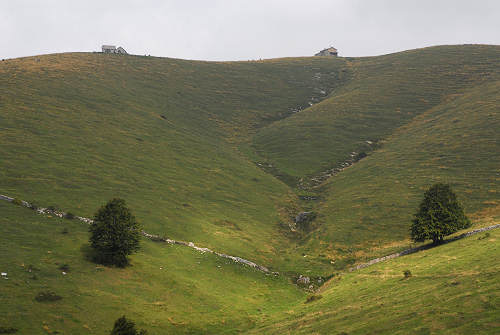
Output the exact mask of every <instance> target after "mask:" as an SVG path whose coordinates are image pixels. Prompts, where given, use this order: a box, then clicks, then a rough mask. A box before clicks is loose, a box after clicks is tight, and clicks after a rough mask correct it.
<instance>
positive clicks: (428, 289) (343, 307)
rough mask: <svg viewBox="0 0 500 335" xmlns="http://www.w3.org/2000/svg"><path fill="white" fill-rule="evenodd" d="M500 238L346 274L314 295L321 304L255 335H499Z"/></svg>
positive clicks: (302, 307) (275, 320)
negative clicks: (406, 275) (499, 277)
mask: <svg viewBox="0 0 500 335" xmlns="http://www.w3.org/2000/svg"><path fill="white" fill-rule="evenodd" d="M499 239H500V231H498V230H492V231H490V232H487V233H482V234H481V235H479V236H478V235H474V236H472V237H469V238H467V239H464V240H459V241H457V242H453V243H450V244H447V245H444V246H440V247H437V248H434V249H430V250H426V251H421V252H419V253H417V254H413V255H410V256H405V257H402V258H398V259H395V260H391V261H388V262H385V263H380V264H377V265H374V266H371V267H368V268H365V269H362V270H360V271H357V272H353V273H346V274H342V275H341V276H339V277H336V278H333V279H332V280H331V281H329V282H327V283H326V284H325V286H324V287H323V288H322V289H321V290H320V291H319V292H317V293H316V295H319V296H321V297H322V298H321V299H319V300H316V301H313V302H310V303H305V300H304V301H303V302H302V303H301V304H298V305H294V306H292V307H290V309H289V310H288V311H286V312H283V313H279V314H278V315H274V316H271V319H270V320H267V321H265V325H260V326H258V327H256V328H255V329H254V330H253V331H250V332H249V334H349V335H355V334H405V335H406V334H497V333H498V329H499V327H500V323H499V318H498V315H499V313H500V309H499V306H500V294H499V292H500V285H499V283H498V276H499V274H500V266H499V264H498V259H497V257H496V255H498V254H499V252H500V243H499ZM405 270H410V272H411V274H412V276H411V277H410V278H407V279H405V278H404V275H403V272H404V271H405Z"/></svg>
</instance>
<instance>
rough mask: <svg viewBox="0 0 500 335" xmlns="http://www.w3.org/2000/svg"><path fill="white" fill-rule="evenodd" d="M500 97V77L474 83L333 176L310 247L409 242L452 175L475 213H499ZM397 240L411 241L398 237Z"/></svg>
mask: <svg viewBox="0 0 500 335" xmlns="http://www.w3.org/2000/svg"><path fill="white" fill-rule="evenodd" d="M499 97H500V82H498V81H497V82H491V83H488V84H483V85H480V86H477V87H474V88H471V89H470V90H468V91H466V92H464V93H463V94H462V95H459V96H455V97H454V98H452V99H450V101H448V102H446V103H443V104H441V105H439V106H437V107H435V108H433V109H431V110H430V111H428V112H426V113H425V114H423V115H420V116H418V117H417V118H415V119H414V120H413V121H412V122H411V123H409V124H408V125H406V126H404V127H402V128H400V129H398V130H397V131H396V132H395V133H394V135H392V136H391V137H390V138H388V139H387V141H386V142H385V143H384V145H383V147H382V148H381V149H379V150H377V151H376V152H374V153H373V154H372V155H370V156H368V157H367V158H365V159H364V160H362V161H360V162H358V163H357V164H355V165H354V166H352V167H350V168H348V169H346V170H345V171H344V172H342V173H341V174H339V175H337V176H335V177H333V178H331V179H330V180H329V181H328V182H327V184H326V185H324V186H323V195H324V201H323V202H322V203H321V204H319V205H318V208H317V210H318V211H319V213H320V217H319V219H318V225H319V228H318V230H317V231H315V232H314V233H313V234H312V236H310V240H309V243H308V244H307V245H306V246H305V247H304V251H303V252H305V253H310V254H311V255H321V254H323V255H328V256H329V258H330V259H336V258H340V257H355V258H364V257H367V255H368V257H372V256H373V255H374V254H386V253H388V252H390V251H392V250H387V249H383V248H382V249H378V250H377V248H380V247H381V246H383V245H387V246H389V247H391V246H393V247H394V246H395V247H397V246H399V247H401V246H403V245H404V246H406V245H405V244H406V243H405V242H404V240H405V239H406V238H407V237H408V229H409V224H410V221H411V219H412V215H413V213H414V212H415V211H416V208H417V206H418V203H419V202H420V201H421V197H422V194H423V192H424V191H425V189H427V188H428V187H429V185H431V184H432V183H434V182H447V183H450V184H451V185H452V186H453V188H454V190H455V191H456V192H457V194H458V197H459V199H460V200H461V201H462V202H463V203H464V205H465V209H466V212H467V213H468V214H469V215H471V216H472V218H473V219H474V220H477V219H480V218H484V217H488V216H490V217H493V218H498V217H499V216H500V203H499V201H498V199H499V198H498V190H499V189H500V179H499V178H498V172H499V171H498V167H499V166H500V157H499V156H498V155H496V154H494V153H497V152H499V151H500V147H499V144H500V139H499V135H498V129H500V116H499V114H498V112H497V111H498V106H499V102H500V100H499ZM339 195H342V196H339ZM389 232H390V234H389ZM397 240H402V241H403V242H401V243H400V244H399V245H398V244H397V243H396V244H391V241H397ZM370 248H374V249H375V250H371V251H367V249H370ZM363 250H364V252H362V251H363Z"/></svg>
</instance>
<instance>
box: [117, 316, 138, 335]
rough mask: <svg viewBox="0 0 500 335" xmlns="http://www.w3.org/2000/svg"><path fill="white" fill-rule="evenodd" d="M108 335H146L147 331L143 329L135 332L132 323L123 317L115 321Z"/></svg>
mask: <svg viewBox="0 0 500 335" xmlns="http://www.w3.org/2000/svg"><path fill="white" fill-rule="evenodd" d="M109 335H147V331H145V330H144V329H141V330H137V329H136V328H135V323H134V321H132V320H128V319H127V318H126V317H125V315H124V316H122V317H121V318H119V319H118V320H116V321H115V325H114V327H113V329H112V330H111V332H110V333H109Z"/></svg>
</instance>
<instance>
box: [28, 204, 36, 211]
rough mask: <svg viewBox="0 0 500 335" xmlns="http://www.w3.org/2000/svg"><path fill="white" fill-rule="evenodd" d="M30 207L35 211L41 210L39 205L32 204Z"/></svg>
mask: <svg viewBox="0 0 500 335" xmlns="http://www.w3.org/2000/svg"><path fill="white" fill-rule="evenodd" d="M28 207H29V208H31V209H32V210H34V211H36V210H38V208H39V207H38V205H37V204H36V203H34V202H30V203H29V206H28Z"/></svg>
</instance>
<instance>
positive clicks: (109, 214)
mask: <svg viewBox="0 0 500 335" xmlns="http://www.w3.org/2000/svg"><path fill="white" fill-rule="evenodd" d="M89 232H90V239H89V241H90V245H91V246H92V248H93V249H94V256H93V258H94V261H96V262H98V263H101V264H105V265H116V266H119V267H123V266H126V265H127V264H128V258H127V256H128V255H130V254H132V253H134V252H136V251H137V250H139V240H140V226H139V224H138V223H137V221H136V219H135V217H134V216H133V215H132V213H131V212H130V210H129V209H128V208H127V206H126V204H125V201H124V200H123V199H113V200H110V201H109V202H108V203H107V204H106V205H104V206H102V207H101V208H100V209H99V210H98V211H97V213H96V214H95V216H94V222H93V223H92V224H91V225H90V228H89Z"/></svg>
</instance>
